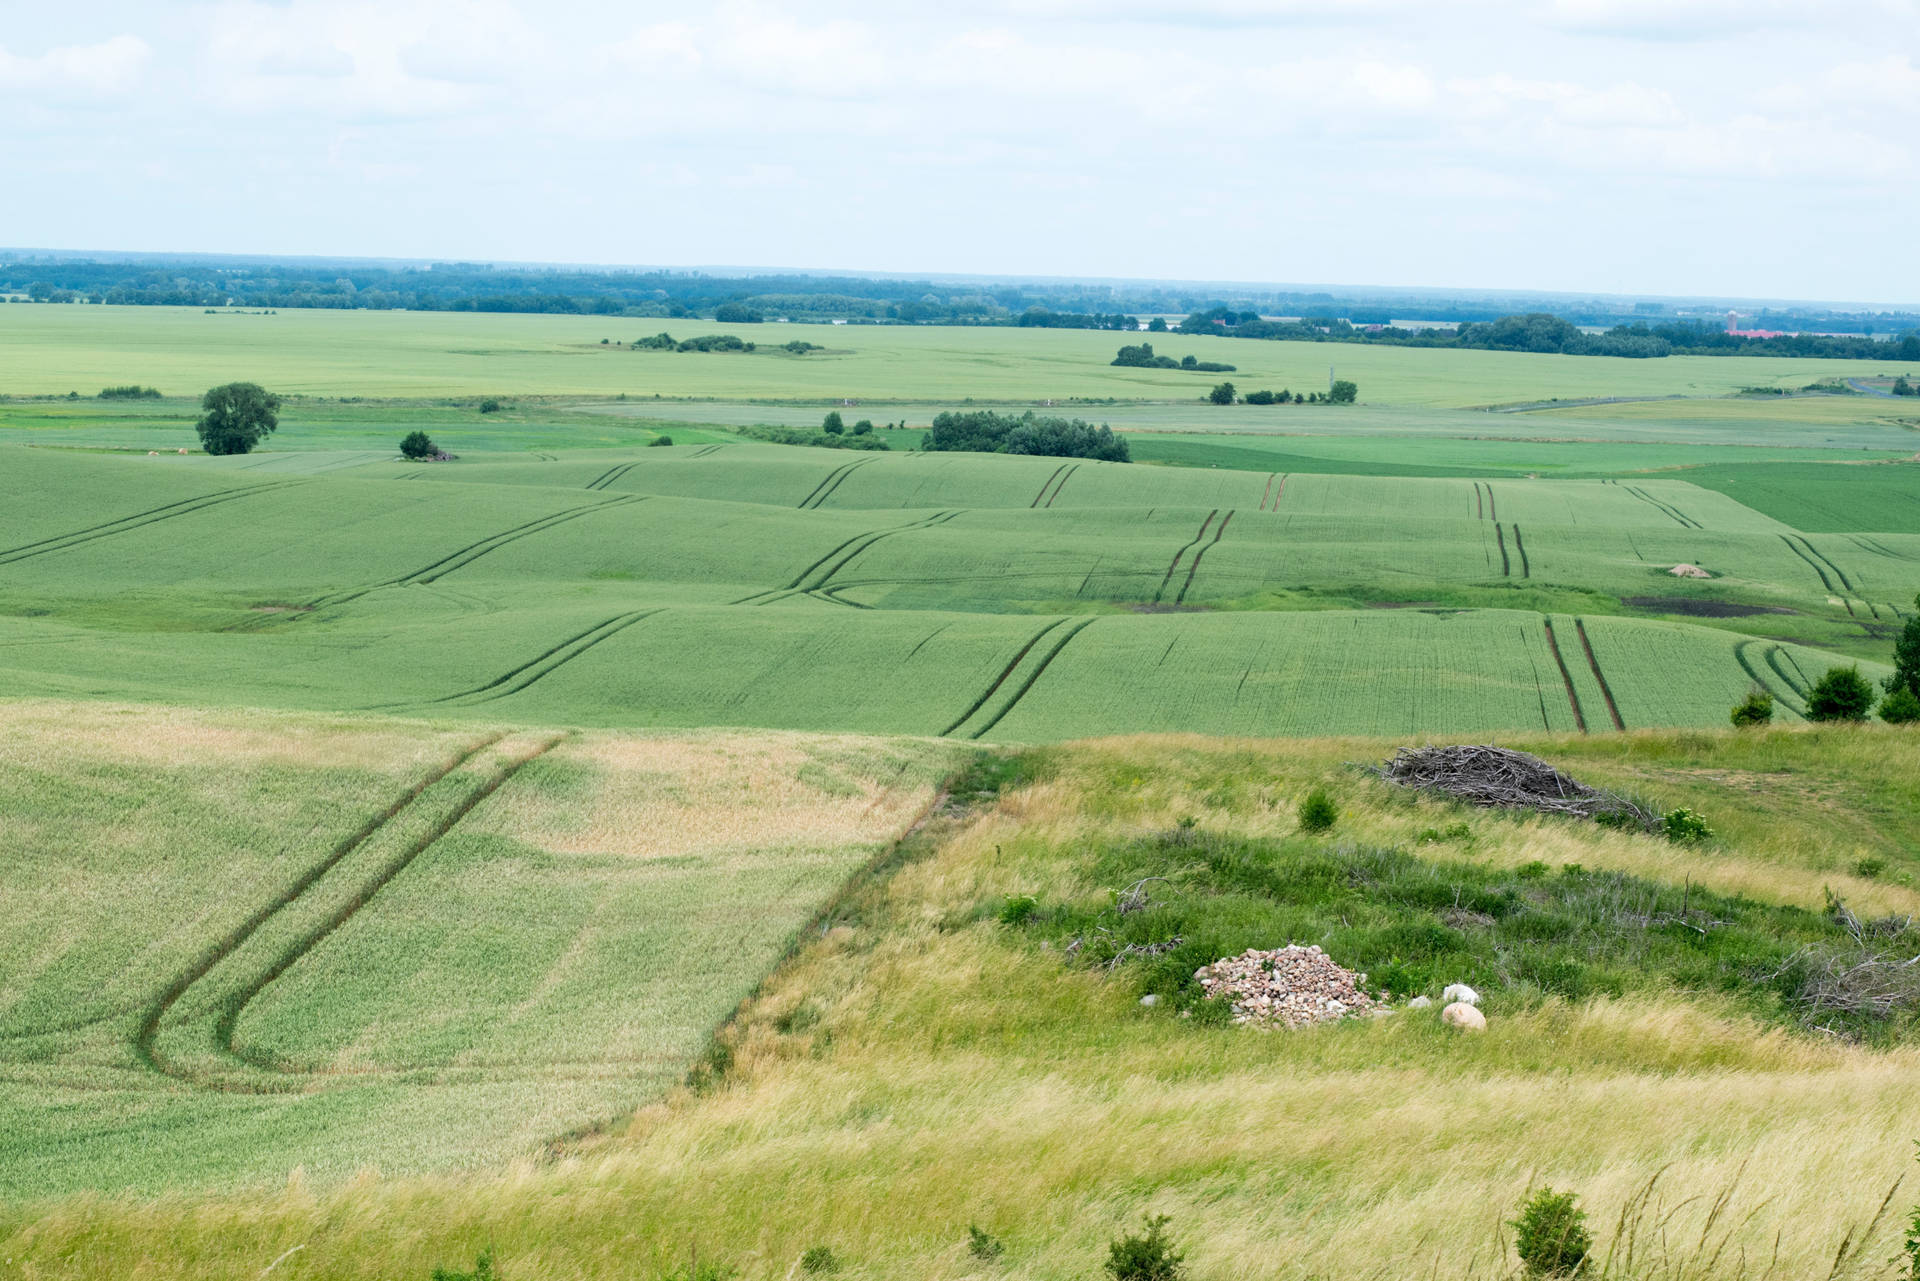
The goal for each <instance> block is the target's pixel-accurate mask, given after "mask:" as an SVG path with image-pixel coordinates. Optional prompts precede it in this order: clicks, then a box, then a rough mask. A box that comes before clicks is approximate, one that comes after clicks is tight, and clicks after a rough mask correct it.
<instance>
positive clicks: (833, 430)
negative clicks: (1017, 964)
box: [735, 409, 890, 450]
mask: <svg viewBox="0 0 1920 1281" xmlns="http://www.w3.org/2000/svg"><path fill="white" fill-rule="evenodd" d="M735 430H736V431H738V432H739V433H740V434H741V435H743V436H750V437H752V438H753V439H754V440H764V441H767V442H768V443H769V444H774V445H812V446H814V447H815V448H818V449H873V450H884V449H888V448H890V446H889V445H888V444H887V442H886V441H884V440H882V439H880V437H878V436H876V435H874V434H873V420H872V419H869V418H862V419H861V420H860V421H859V422H857V423H855V424H854V425H853V427H852V428H851V429H849V428H848V427H847V421H846V419H844V418H842V417H841V416H840V411H839V410H837V409H836V410H833V411H831V412H830V413H828V414H827V416H826V418H825V419H824V420H823V421H822V422H821V424H820V429H819V430H818V431H806V430H804V429H803V428H799V427H766V426H759V427H738V428H735Z"/></svg>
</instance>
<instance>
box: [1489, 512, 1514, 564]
mask: <svg viewBox="0 0 1920 1281" xmlns="http://www.w3.org/2000/svg"><path fill="white" fill-rule="evenodd" d="M1493 540H1494V541H1495V542H1496V543H1498V544H1500V576H1501V577H1502V578H1512V577H1513V562H1512V561H1511V560H1508V559H1507V534H1506V530H1504V529H1503V528H1502V527H1501V525H1500V522H1499V521H1497V520H1496V521H1494V522H1493Z"/></svg>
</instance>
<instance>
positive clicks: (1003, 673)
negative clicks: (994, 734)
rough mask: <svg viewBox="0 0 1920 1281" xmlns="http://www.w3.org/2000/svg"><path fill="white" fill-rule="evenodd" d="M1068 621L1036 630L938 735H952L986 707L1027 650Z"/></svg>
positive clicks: (1064, 620) (943, 736) (1055, 622)
mask: <svg viewBox="0 0 1920 1281" xmlns="http://www.w3.org/2000/svg"><path fill="white" fill-rule="evenodd" d="M1066 621H1067V620H1066V619H1064V618H1056V619H1054V620H1053V621H1052V622H1051V623H1048V624H1047V625H1046V626H1045V627H1042V628H1041V629H1040V630H1039V631H1037V632H1035V633H1034V634H1033V635H1032V636H1030V637H1028V638H1027V643H1026V644H1024V645H1022V646H1021V647H1020V652H1019V653H1017V654H1015V655H1014V656H1013V658H1012V659H1011V660H1010V661H1009V662H1008V663H1007V665H1006V666H1005V667H1003V668H1001V669H1000V674H999V675H998V676H996V677H994V678H993V684H991V685H989V686H987V688H986V692H985V693H983V694H981V695H980V697H978V698H976V699H974V700H973V705H972V706H970V707H968V708H967V710H966V711H964V712H962V713H960V715H959V716H958V717H956V718H955V719H954V722H953V724H951V725H949V726H947V727H946V728H945V729H943V730H941V731H940V733H939V735H938V737H940V738H946V737H948V736H950V735H951V734H952V733H953V731H955V730H957V729H959V728H960V727H961V726H962V725H965V724H966V723H967V722H968V721H969V720H971V719H973V714H974V713H975V712H977V711H979V710H980V709H981V708H982V707H985V706H986V705H987V700H988V699H990V698H992V697H993V695H994V692H995V691H996V690H998V689H999V688H1000V687H1001V686H1002V685H1004V684H1006V683H1007V677H1009V676H1011V675H1013V669H1014V668H1016V667H1018V666H1020V660H1021V659H1023V658H1025V657H1026V656H1027V651H1029V650H1031V649H1032V648H1033V647H1034V646H1035V645H1038V644H1039V643H1040V638H1041V637H1042V636H1045V635H1046V634H1047V633H1048V632H1050V631H1052V630H1053V629H1054V628H1056V627H1058V626H1060V624H1062V623H1064V622H1066Z"/></svg>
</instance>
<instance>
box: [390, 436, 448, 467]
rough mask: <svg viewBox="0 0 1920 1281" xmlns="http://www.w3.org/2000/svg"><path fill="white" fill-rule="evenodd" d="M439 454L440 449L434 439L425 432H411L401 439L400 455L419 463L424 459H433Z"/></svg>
mask: <svg viewBox="0 0 1920 1281" xmlns="http://www.w3.org/2000/svg"><path fill="white" fill-rule="evenodd" d="M439 452H440V447H439V446H438V445H435V444H434V443H433V438H432V437H430V436H428V435H427V433H425V432H423V431H410V432H408V433H407V434H406V435H405V436H402V437H401V438H400V453H401V455H402V456H403V457H406V458H412V459H414V460H416V461H417V460H419V459H422V458H432V457H433V456H434V455H435V454H438V453H439Z"/></svg>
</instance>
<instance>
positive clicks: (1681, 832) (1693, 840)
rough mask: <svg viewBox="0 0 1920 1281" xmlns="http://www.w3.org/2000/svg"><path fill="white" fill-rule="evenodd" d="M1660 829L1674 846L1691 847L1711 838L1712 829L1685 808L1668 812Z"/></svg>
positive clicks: (1705, 821)
mask: <svg viewBox="0 0 1920 1281" xmlns="http://www.w3.org/2000/svg"><path fill="white" fill-rule="evenodd" d="M1661 828H1662V830H1664V831H1665V832H1666V834H1667V839H1668V840H1670V841H1672V842H1673V843H1674V844H1676V845H1693V844H1697V843H1698V842H1700V841H1705V840H1710V839H1712V837H1713V829H1712V828H1711V827H1708V826H1707V820H1706V819H1704V818H1701V817H1700V816H1699V815H1698V814H1696V813H1694V812H1693V811H1692V810H1690V809H1685V808H1681V809H1677V810H1673V811H1671V812H1669V813H1668V814H1667V816H1666V818H1664V819H1662V820H1661Z"/></svg>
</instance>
